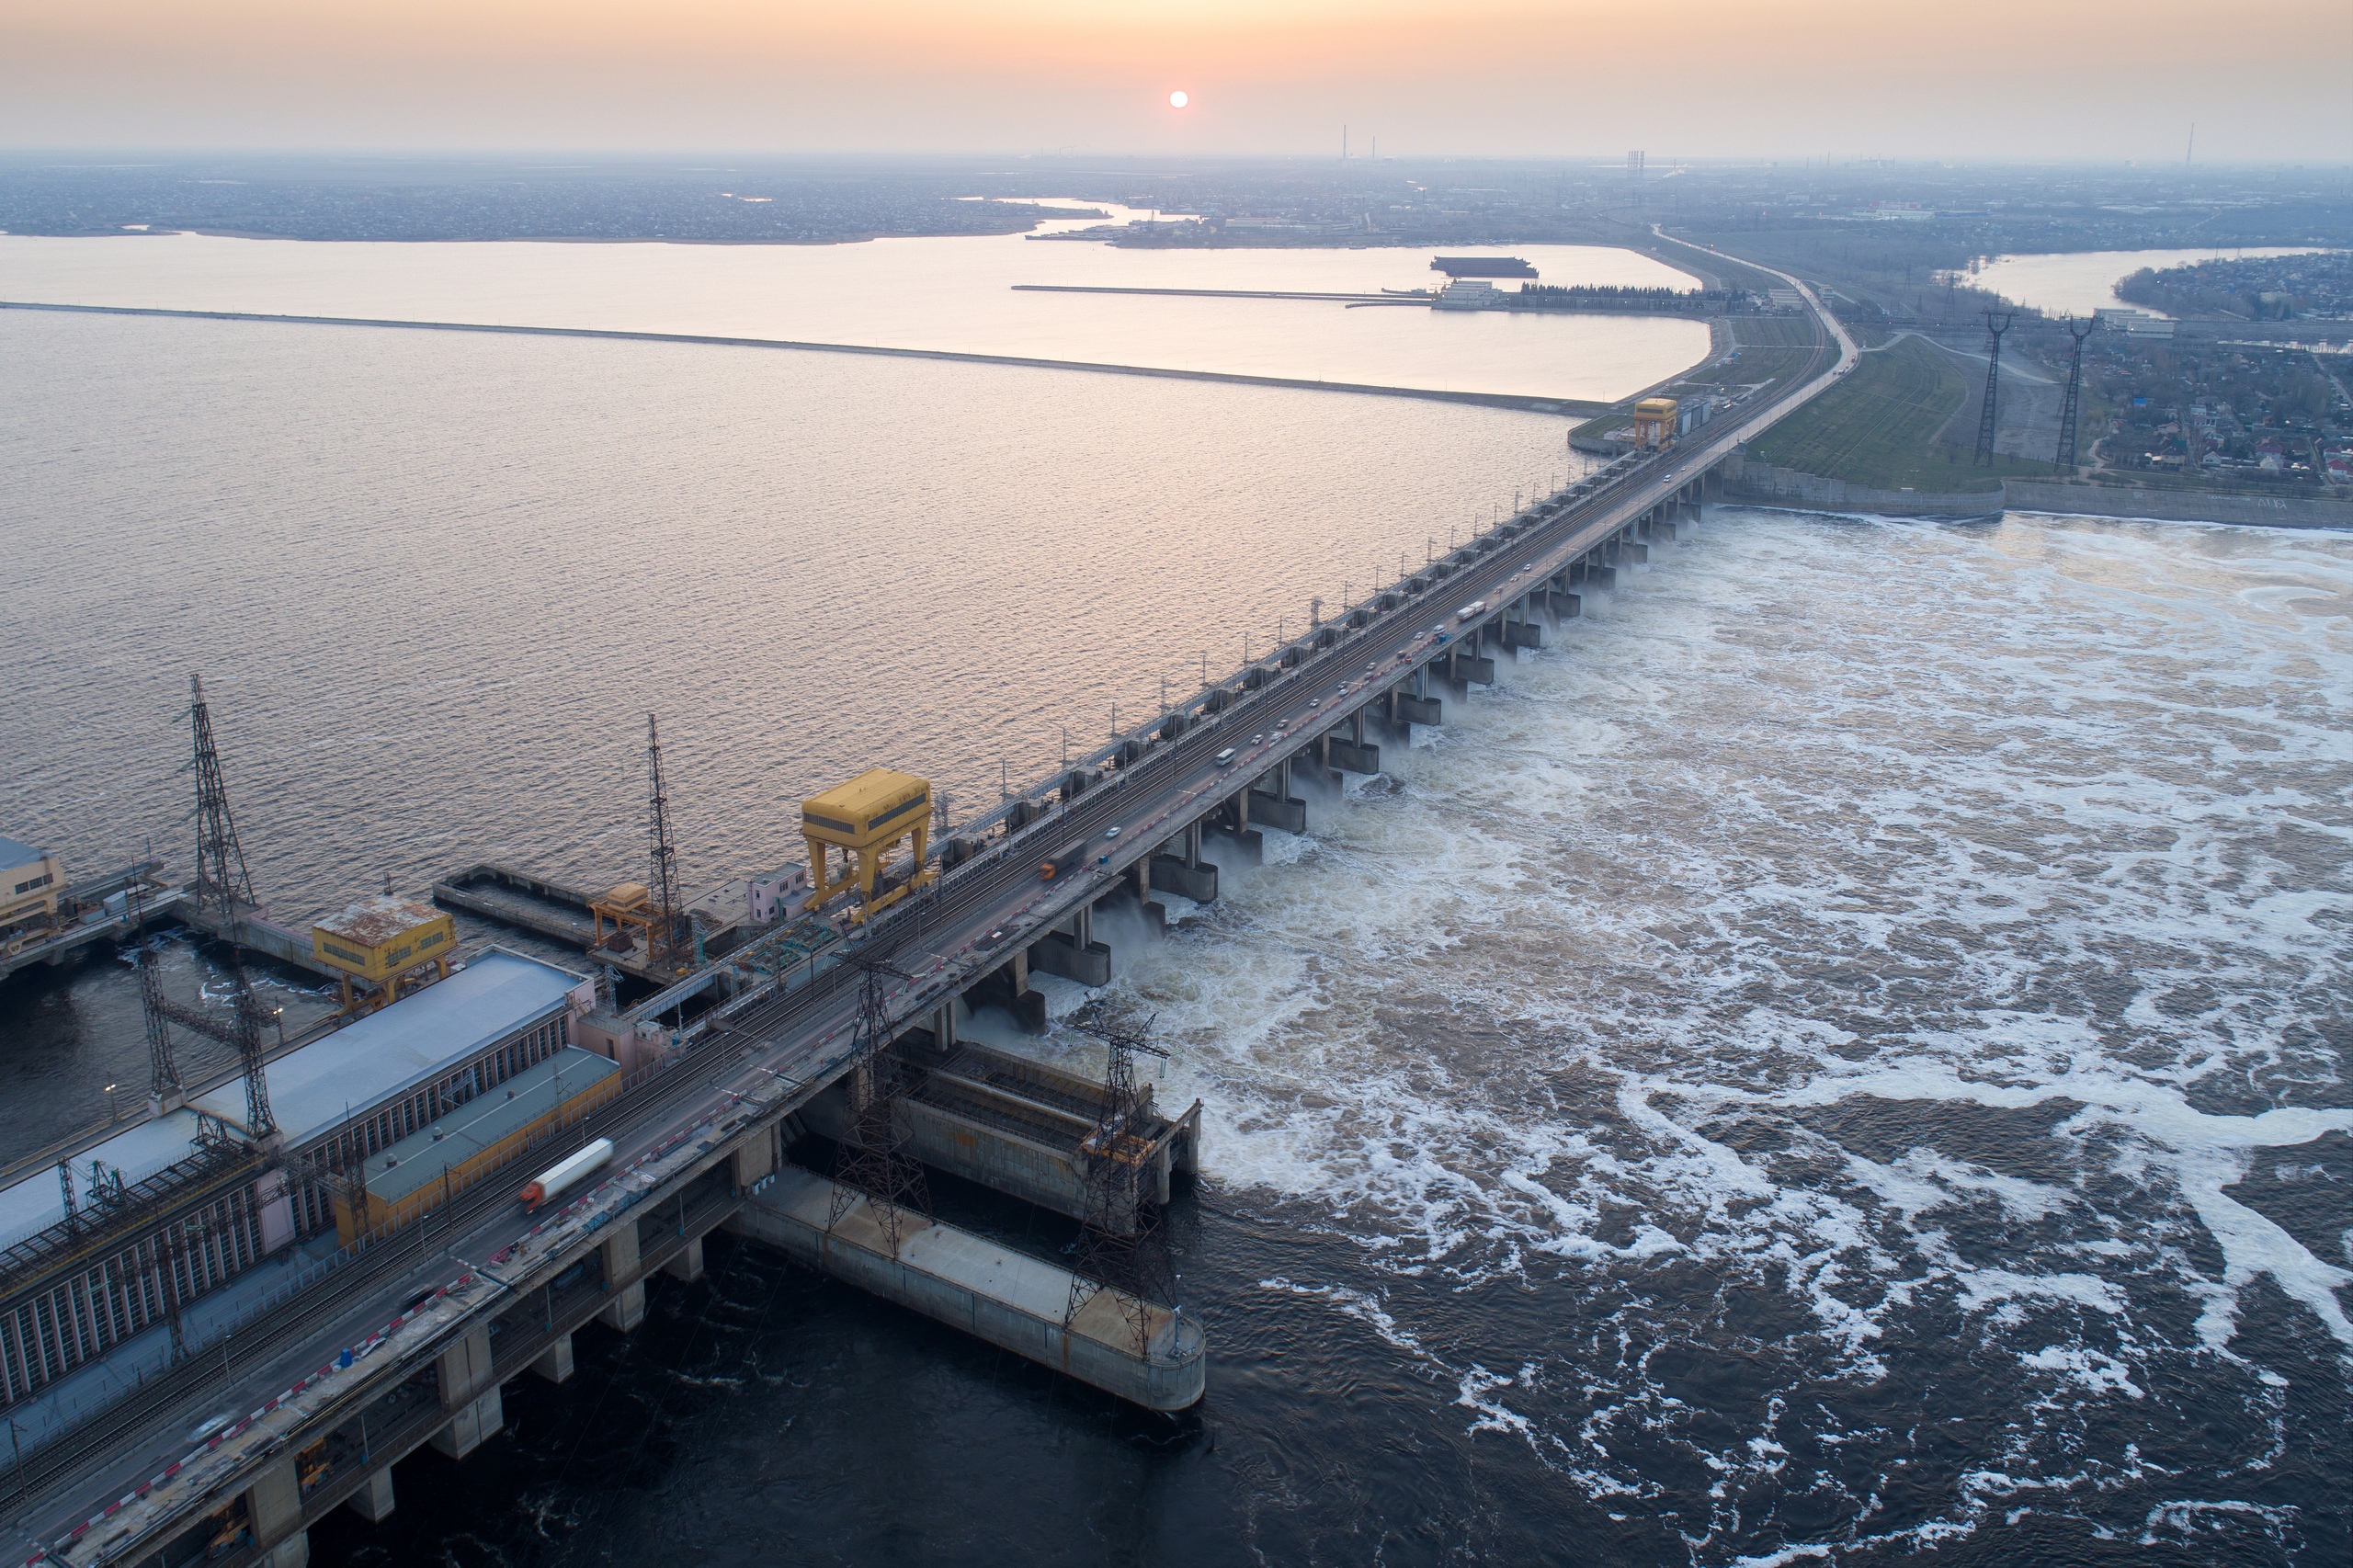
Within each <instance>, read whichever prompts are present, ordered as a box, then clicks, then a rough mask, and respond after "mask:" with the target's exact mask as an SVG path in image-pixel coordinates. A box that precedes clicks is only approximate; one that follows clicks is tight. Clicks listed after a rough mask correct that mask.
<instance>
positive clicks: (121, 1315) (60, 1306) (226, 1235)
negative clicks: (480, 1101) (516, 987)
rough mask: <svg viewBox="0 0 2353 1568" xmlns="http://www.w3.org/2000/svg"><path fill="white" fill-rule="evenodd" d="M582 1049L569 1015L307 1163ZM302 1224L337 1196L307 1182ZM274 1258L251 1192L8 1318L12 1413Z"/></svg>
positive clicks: (142, 1242) (114, 1257)
mask: <svg viewBox="0 0 2353 1568" xmlns="http://www.w3.org/2000/svg"><path fill="white" fill-rule="evenodd" d="M570 1043H571V1019H570V1017H569V1015H565V1016H563V1017H557V1018H554V1019H552V1020H551V1021H549V1022H548V1023H546V1024H543V1025H541V1026H540V1027H539V1028H533V1029H530V1030H529V1031H526V1032H524V1033H521V1034H517V1035H516V1036H514V1037H512V1038H510V1039H508V1040H503V1041H501V1042H500V1043H499V1044H498V1045H496V1046H495V1047H494V1048H492V1049H491V1050H490V1051H486V1052H484V1053H483V1055H481V1056H478V1057H476V1058H475V1059H474V1060H473V1061H472V1062H468V1063H467V1064H466V1065H465V1066H464V1067H463V1068H461V1069H460V1070H459V1071H457V1072H455V1073H452V1074H449V1075H448V1076H446V1077H443V1078H441V1079H439V1080H438V1081H437V1082H435V1083H433V1084H431V1085H426V1087H425V1088H423V1089H420V1090H417V1091H416V1092H415V1093H414V1094H411V1095H409V1096H406V1097H405V1098H404V1099H402V1100H400V1101H398V1102H396V1103H394V1104H392V1105H391V1106H387V1107H385V1108H381V1109H380V1110H378V1111H377V1112H375V1113H374V1114H373V1115H370V1116H369V1117H367V1118H365V1119H362V1120H360V1121H358V1122H357V1123H355V1124H352V1125H349V1126H346V1127H342V1128H338V1129H337V1130H336V1131H335V1133H334V1134H333V1135H332V1136H330V1137H329V1138H327V1139H325V1140H324V1141H322V1142H319V1143H318V1144H315V1145H313V1147H312V1148H310V1149H309V1150H307V1151H305V1152H304V1153H303V1155H302V1156H301V1160H302V1161H304V1162H307V1163H308V1164H310V1165H323V1166H325V1167H326V1168H328V1169H331V1170H345V1169H350V1168H352V1167H354V1166H357V1165H358V1164H359V1163H360V1162H361V1161H363V1160H365V1159H366V1158H367V1157H368V1156H369V1154H372V1153H376V1152H377V1151H378V1150H380V1149H383V1148H387V1147H389V1146H390V1145H392V1144H393V1143H397V1142H400V1141H401V1139H403V1138H405V1137H407V1136H408V1135H409V1134H410V1133H412V1132H415V1131H417V1130H418V1129H419V1128H422V1127H428V1126H430V1125H432V1123H433V1121H434V1120H435V1119H437V1118H438V1117H439V1116H440V1115H441V1114H442V1112H443V1111H444V1110H446V1109H448V1108H449V1107H451V1106H457V1105H463V1104H464V1103H465V1102H466V1101H468V1100H470V1099H472V1098H473V1097H474V1096H476V1095H478V1094H481V1093H483V1092H484V1091H485V1090H488V1089H490V1088H493V1087H494V1086H496V1085H499V1084H503V1083H505V1082H506V1080H507V1079H509V1078H511V1077H513V1076H514V1075H515V1074H517V1073H520V1072H522V1071H524V1070H525V1069H526V1068H529V1067H530V1066H532V1065H534V1064H535V1063H537V1062H544V1061H546V1060H547V1059H548V1058H549V1057H550V1056H552V1055H554V1054H555V1053H556V1052H557V1051H562V1050H563V1048H564V1047H565V1046H567V1045H568V1044H570ZM294 1218H295V1224H296V1228H297V1230H298V1231H299V1232H300V1233H303V1234H310V1233H315V1232H319V1231H331V1230H333V1229H334V1228H335V1208H334V1202H333V1198H332V1194H331V1192H330V1191H329V1189H328V1188H326V1187H324V1185H323V1184H321V1183H319V1182H315V1181H304V1182H301V1183H300V1184H299V1185H298V1186H297V1188H296V1191H295V1194H294ZM261 1256H262V1248H261V1227H260V1221H259V1216H258V1214H257V1212H256V1208H255V1202H254V1188H253V1187H252V1185H251V1184H250V1183H248V1184H247V1185H245V1186H243V1187H238V1188H237V1189H236V1190H235V1191H234V1192H233V1193H231V1194H230V1195H228V1196H227V1197H225V1198H222V1199H220V1200H219V1201H218V1202H215V1203H213V1204H211V1205H210V1206H208V1207H207V1208H206V1209H204V1210H201V1211H199V1213H197V1214H195V1215H192V1216H189V1217H188V1218H185V1219H182V1220H179V1221H175V1222H173V1223H172V1224H170V1225H166V1226H163V1227H160V1228H158V1229H157V1230H155V1231H153V1232H151V1233H148V1234H146V1235H144V1236H142V1237H141V1238H140V1239H139V1240H138V1241H137V1242H136V1243H135V1244H131V1245H129V1246H127V1247H124V1248H123V1249H122V1250H120V1251H119V1252H117V1253H114V1254H111V1255H109V1256H106V1257H104V1258H102V1259H100V1260H99V1261H97V1262H96V1263H94V1264H92V1265H90V1266H89V1267H86V1268H83V1269H77V1270H76V1271H75V1272H74V1273H73V1274H70V1275H67V1276H66V1277H64V1278H63V1279H62V1280H58V1281H54V1282H51V1283H50V1284H48V1285H47V1286H45V1287H44V1288H43V1289H42V1290H39V1291H38V1292H36V1293H33V1294H31V1295H29V1296H27V1297H24V1298H20V1299H19V1300H18V1301H16V1302H15V1303H14V1304H13V1305H12V1306H10V1307H8V1308H6V1309H5V1310H0V1394H5V1396H6V1398H5V1399H0V1403H5V1404H13V1403H16V1402H17V1400H19V1399H22V1398H23V1397H25V1396H26V1395H27V1394H28V1393H30V1392H33V1391H35V1390H37V1389H40V1388H41V1387H44V1386H45V1385H47V1384H49V1383H51V1382H54V1381H56V1380H57V1379H59V1378H61V1377H63V1376H64V1375H65V1374H66V1373H68V1372H70V1371H72V1370H73V1369H74V1368H76V1367H79V1366H81V1365H82V1364H83V1363H85V1362H86V1361H88V1360H91V1359H92V1358H96V1357H98V1356H101V1355H104V1354H105V1353H106V1352H107V1351H108V1349H110V1348H112V1347H113V1346H116V1345H118V1344H119V1343H121V1342H122V1341H123V1340H126V1339H130V1338H131V1337H133V1336H135V1335H139V1334H142V1333H143V1332H145V1331H146V1330H147V1329H149V1328H151V1327H153V1325H154V1324H157V1323H160V1322H163V1321H165V1320H166V1319H168V1318H169V1317H170V1315H171V1313H172V1312H173V1311H174V1309H175V1307H176V1304H177V1303H180V1302H185V1301H192V1300H194V1299H195V1298H196V1297H199V1296H201V1295H203V1294H204V1293H205V1292H206V1291H208V1290H213V1289H215V1288H217V1287H218V1286H220V1285H222V1283H224V1282H225V1281H227V1280H229V1279H231V1278H234V1277H235V1276H236V1275H238V1274H241V1273H243V1272H244V1270H245V1269H247V1268H250V1267H253V1265H254V1264H255V1263H256V1262H258V1261H259V1260H260V1258H261Z"/></svg>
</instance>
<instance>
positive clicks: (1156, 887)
mask: <svg viewBox="0 0 2353 1568" xmlns="http://www.w3.org/2000/svg"><path fill="white" fill-rule="evenodd" d="M1152 886H1153V891H1154V892H1173V893H1175V894H1176V896H1177V897H1178V898H1189V899H1191V900H1192V901H1193V902H1194V903H1216V902H1217V868H1216V867H1215V866H1213V865H1211V864H1210V863H1209V862H1208V861H1206V860H1205V861H1203V862H1201V863H1200V864H1199V865H1198V866H1188V865H1187V864H1185V862H1184V861H1182V860H1180V859H1178V858H1176V856H1174V855H1154V857H1153V858H1152Z"/></svg>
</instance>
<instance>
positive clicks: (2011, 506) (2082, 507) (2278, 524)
mask: <svg viewBox="0 0 2353 1568" xmlns="http://www.w3.org/2000/svg"><path fill="white" fill-rule="evenodd" d="M1718 498H1719V499H1721V500H1724V501H1729V502H1734V503H1738V502H1744V501H1745V502H1750V503H1753V504H1755V505H1757V506H1801V507H1807V508H1818V509H1820V510H1823V511H1832V512H1868V513H1871V514H1873V515H1875V516H1878V517H1995V516H1998V515H1999V514H2001V513H2003V512H2006V511H2010V512H2018V511H2027V512H2057V513H2063V514H2068V515H2072V516H2076V517H2145V518H2154V519H2155V520H2157V521H2160V522H2187V523H2236V524H2244V525H2250V526H2258V527H2269V528H2353V501H2336V500H2325V499H2318V498H2303V497H2290V496H2283V495H2234V494H2223V493H2220V492H2210V491H2181V490H2161V489H2157V488H2155V487H2154V486H2141V485H2130V484H2099V483H2091V482H2089V481H2075V482H2072V483H2071V482H2068V481H2065V480H2057V479H2050V480H2043V479H2006V480H2004V481H2003V482H2002V484H2001V488H1999V489H1997V490H1975V491H1949V492H1937V491H1927V490H1875V489H1872V488H1871V487H1870V486H1869V485H1862V484H1849V483H1847V482H1846V481H1845V480H1842V479H1824V478H1822V477H1821V476H1820V475H1818V474H1812V473H1800V472H1797V471H1796V470H1794V469H1787V468H1776V467H1774V466H1772V465H1771V464H1769V463H1753V462H1740V461H1733V462H1731V463H1727V464H1726V465H1725V466H1724V474H1723V484H1722V490H1721V491H1720V492H1718Z"/></svg>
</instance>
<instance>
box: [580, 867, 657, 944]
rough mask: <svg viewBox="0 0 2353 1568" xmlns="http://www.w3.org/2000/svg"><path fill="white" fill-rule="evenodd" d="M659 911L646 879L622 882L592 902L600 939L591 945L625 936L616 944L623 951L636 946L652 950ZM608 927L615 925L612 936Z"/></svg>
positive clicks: (591, 906) (591, 910)
mask: <svg viewBox="0 0 2353 1568" xmlns="http://www.w3.org/2000/svg"><path fill="white" fill-rule="evenodd" d="M659 913H660V912H659V911H657V910H656V909H655V908H654V894H653V892H652V891H651V890H650V889H648V888H647V887H646V885H645V884H644V883H643V882H622V883H620V884H619V885H618V886H615V887H612V888H608V889H607V890H606V892H605V896H604V897H602V898H592V899H590V900H589V901H588V914H589V915H590V917H591V918H592V919H594V920H595V921H596V922H597V939H596V940H595V941H594V942H592V943H590V944H589V945H590V946H591V947H597V948H601V947H603V946H604V945H605V944H606V943H608V942H609V941H612V939H613V937H627V938H628V940H627V941H624V942H620V943H618V944H616V946H617V948H618V949H619V950H620V951H623V952H626V951H628V950H629V949H631V948H632V947H633V948H635V949H637V950H638V951H640V952H649V953H650V952H652V951H653V949H654V926H655V925H656V924H658V923H659V922H658V915H659ZM606 926H611V927H612V930H611V932H610V934H609V935H608V933H607V931H606V929H605V927H606Z"/></svg>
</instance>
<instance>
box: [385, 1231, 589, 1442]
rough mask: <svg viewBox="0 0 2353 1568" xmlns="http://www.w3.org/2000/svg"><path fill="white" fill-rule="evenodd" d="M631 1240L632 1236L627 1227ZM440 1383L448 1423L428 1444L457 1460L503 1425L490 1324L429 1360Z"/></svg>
mask: <svg viewBox="0 0 2353 1568" xmlns="http://www.w3.org/2000/svg"><path fill="white" fill-rule="evenodd" d="M634 1239H635V1230H634V1227H631V1240H634ZM433 1375H434V1379H435V1381H436V1382H438V1384H439V1386H440V1391H441V1408H442V1409H444V1410H446V1411H448V1412H449V1425H448V1426H444V1427H442V1428H441V1429H440V1430H439V1431H438V1432H436V1433H434V1434H433V1437H432V1438H431V1441H432V1444H433V1446H434V1447H435V1448H436V1449H439V1450H440V1451H441V1452H443V1453H445V1454H447V1455H449V1457H450V1458H451V1459H453V1460H461V1459H463V1458H465V1457H466V1456H467V1455H468V1454H470V1453H472V1452H473V1451H474V1450H475V1449H478V1448H480V1447H482V1445H483V1443H484V1442H485V1441H487V1440H488V1439H490V1438H492V1437H496V1436H497V1435H498V1433H499V1430H500V1428H501V1427H503V1426H506V1410H505V1407H504V1406H503V1404H502V1403H501V1402H500V1400H499V1396H498V1373H497V1371H496V1369H494V1367H493V1366H492V1364H491V1356H490V1325H489V1324H487V1323H482V1324H475V1325H474V1326H473V1327H472V1328H471V1329H469V1330H468V1331H467V1332H466V1334H465V1335H464V1336H463V1337H461V1338H460V1339H458V1340H456V1341H454V1342H453V1343H451V1345H450V1346H449V1348H448V1349H446V1350H444V1351H442V1352H441V1354H440V1355H439V1357H438V1358H436V1359H435V1361H434V1363H433Z"/></svg>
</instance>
